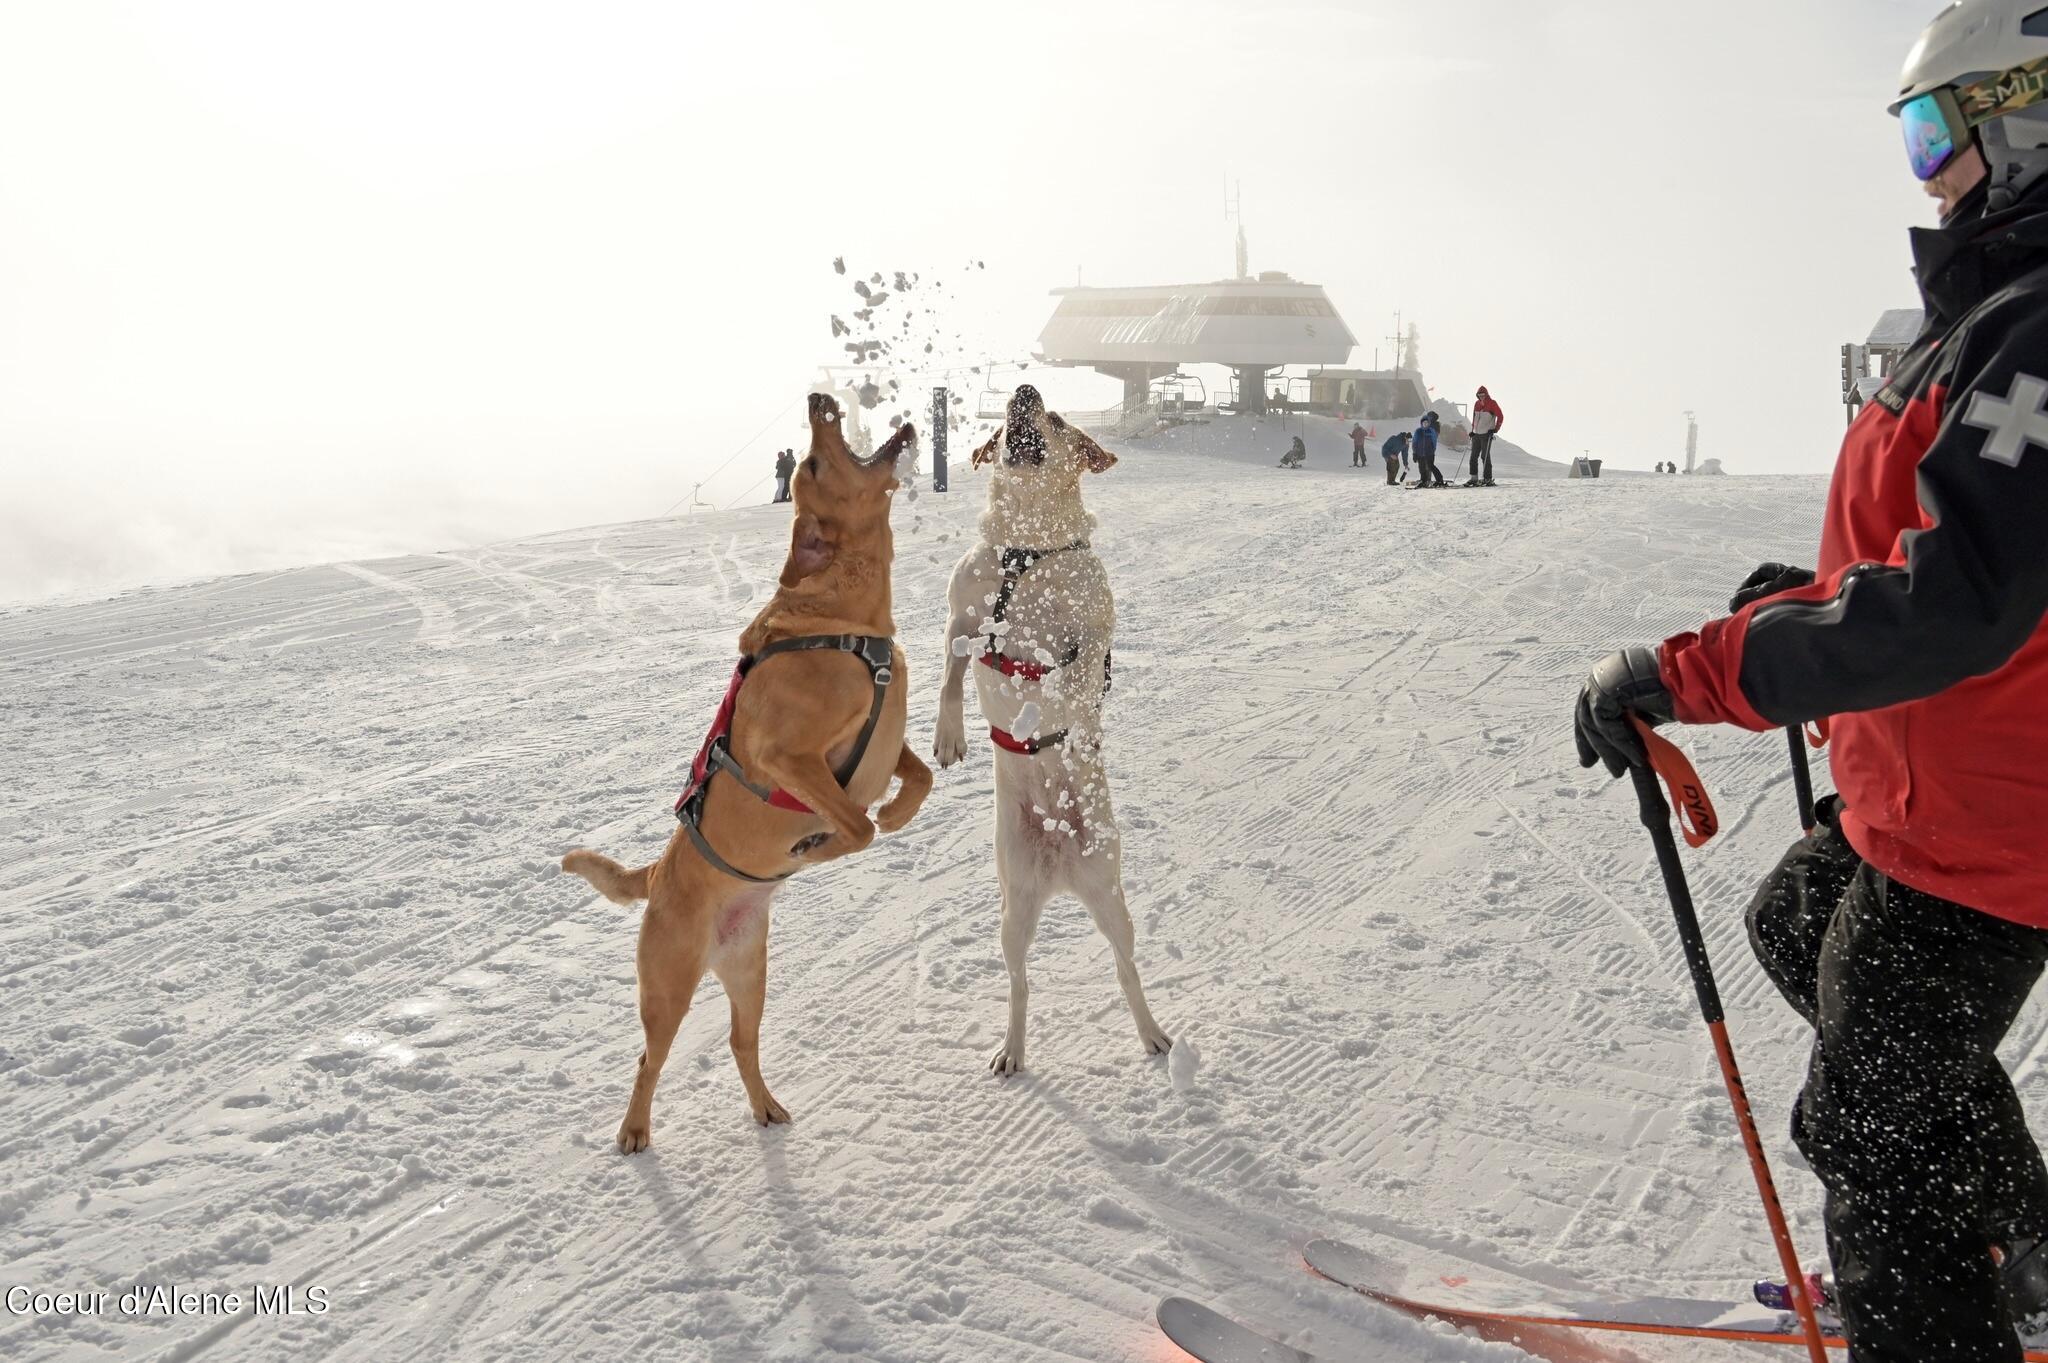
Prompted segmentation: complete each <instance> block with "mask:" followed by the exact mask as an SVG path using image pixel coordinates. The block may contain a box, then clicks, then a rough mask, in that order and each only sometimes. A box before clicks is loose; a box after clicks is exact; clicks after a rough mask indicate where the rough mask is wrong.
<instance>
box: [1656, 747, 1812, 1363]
mask: <svg viewBox="0 0 2048 1363" xmlns="http://www.w3.org/2000/svg"><path fill="white" fill-rule="evenodd" d="M1629 774H1630V775H1631V776H1633V777H1634V778H1635V783H1636V803H1637V805H1638V806H1639V807H1640V810H1641V813H1642V819H1643V827H1644V828H1647V829H1648V830H1649V831H1650V840H1651V841H1652V842H1654V843H1655V844H1656V845H1657V866H1658V868H1659V869H1660V870H1662V871H1663V873H1664V892H1665V893H1666V894H1667V895H1669V896H1670V898H1671V913H1672V917H1673V918H1675V919H1676V920H1677V923H1678V941H1679V944H1680V945H1681V946H1682V947H1683V948H1684V949H1685V964H1686V968H1687V969H1688V970H1689V971H1690V972H1691V973H1692V987H1693V993H1695V994H1696V995H1698V997H1699V1004H1700V1017H1701V1018H1702V1019H1704V1020H1705V1021H1706V1024H1707V1031H1708V1033H1709V1034H1710V1035H1711V1036H1712V1037H1713V1039H1714V1058H1715V1059H1716V1060H1717V1061H1719V1062H1720V1065H1721V1082H1722V1083H1723V1085H1725V1086H1726V1088H1727V1090H1728V1102H1729V1105H1730V1106H1731V1107H1733V1108H1734V1109H1735V1125H1736V1126H1737V1127H1738V1128H1739V1129H1740V1130H1741V1132H1742V1146H1743V1149H1744V1150H1746V1151H1748V1152H1749V1167H1750V1171H1751V1173H1753V1174H1754V1175H1755V1176H1756V1189H1757V1192H1758V1193H1759V1194H1761V1195H1762V1197H1763V1201H1764V1219H1765V1220H1767V1221H1769V1222H1770V1226H1771V1238H1772V1239H1773V1240H1775V1241H1776V1242H1777V1246H1778V1262H1779V1263H1780V1264H1781V1265H1782V1266H1783V1267H1784V1270H1785V1279H1786V1284H1785V1285H1786V1288H1787V1290H1788V1291H1790V1292H1791V1294H1792V1307H1793V1310H1794V1311H1795V1312H1796V1313H1797V1314H1798V1316H1799V1324H1800V1326H1801V1328H1802V1329H1803V1330H1804V1331H1805V1334H1806V1349H1807V1352H1808V1353H1809V1354H1810V1355H1811V1356H1812V1360H1813V1363H1827V1356H1828V1355H1827V1346H1826V1345H1825V1344H1824V1343H1822V1340H1821V1332H1820V1321H1819V1320H1817V1319H1816V1318H1815V1317H1814V1314H1813V1300H1812V1298H1811V1297H1810V1296H1809V1295H1808V1294H1807V1291H1806V1275H1805V1274H1804V1273H1802V1272H1801V1271H1800V1268H1799V1255H1798V1252H1797V1251H1796V1250H1794V1249H1793V1247H1792V1232H1791V1229H1790V1228H1789V1227H1787V1226H1786V1224H1785V1209H1784V1207H1783V1206H1782V1205H1780V1203H1779V1201H1778V1187H1777V1184H1776V1183H1774V1182H1773V1181H1772V1179H1771V1166H1770V1163H1769V1161H1767V1160H1766V1159H1765V1158H1764V1144H1763V1140H1762V1139H1761V1138H1760V1137H1759V1136H1758V1135H1757V1131H1756V1119H1755V1118H1753V1117H1752V1116H1751V1115H1750V1111H1749V1094H1748V1092H1747V1091H1746V1090H1745V1089H1744V1088H1743V1086H1742V1073H1741V1071H1740V1070H1738V1069H1737V1068H1736V1067H1735V1048H1734V1046H1733V1045H1732V1044H1731V1043H1730V1042H1729V1040H1728V1025H1727V1021H1726V1018H1725V1016H1724V1015H1723V1013H1722V1011H1721V991H1720V989H1719V988H1718V987H1717V986H1716V985H1715V983H1714V967H1713V965H1712V963H1711V962H1709V961H1708V959H1707V942H1706V938H1705V937H1704V936H1702V935H1701V933H1700V920H1699V916H1698V915H1697V914H1696V913H1695V912H1694V911H1693V904H1692V890H1691V888H1690V887H1689V886H1687V884H1686V883H1685V866H1684V864H1683V863H1681V862H1680V861H1679V859H1678V843H1677V841H1676V840H1675V839H1674V838H1673V837H1672V836H1671V807H1670V806H1669V805H1667V804H1665V803H1664V792H1663V791H1662V790H1659V789H1658V788H1657V776H1656V773H1655V772H1653V771H1651V769H1650V767H1649V766H1648V764H1646V763H1645V764H1640V765H1637V766H1633V767H1631V768H1629Z"/></svg>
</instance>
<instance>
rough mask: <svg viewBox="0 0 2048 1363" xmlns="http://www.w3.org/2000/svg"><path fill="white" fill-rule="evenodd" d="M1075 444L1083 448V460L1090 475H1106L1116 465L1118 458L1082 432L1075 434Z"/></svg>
mask: <svg viewBox="0 0 2048 1363" xmlns="http://www.w3.org/2000/svg"><path fill="white" fill-rule="evenodd" d="M1074 443H1075V444H1076V445H1078V446H1080V448H1081V458H1082V459H1083V460H1084V461H1086V463H1087V465H1088V471H1089V472H1090V473H1106V472H1107V471H1108V470H1109V467H1110V466H1111V465H1112V464H1114V463H1116V456H1115V455H1113V454H1111V453H1110V452H1109V451H1108V450H1105V449H1104V448H1102V446H1100V445H1098V444H1096V443H1095V442H1094V441H1093V440H1090V439H1089V438H1088V437H1087V436H1085V435H1083V434H1082V433H1081V432H1080V431H1078V430H1077V431H1075V432H1074Z"/></svg>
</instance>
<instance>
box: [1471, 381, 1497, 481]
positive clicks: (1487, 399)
mask: <svg viewBox="0 0 2048 1363" xmlns="http://www.w3.org/2000/svg"><path fill="white" fill-rule="evenodd" d="M1504 421H1505V418H1504V417H1502V415H1501V411H1500V404H1499V403H1498V402H1495V401H1494V400H1493V396H1492V394H1490V393H1488V392H1487V391H1486V385H1485V384H1483V383H1482V384H1480V385H1479V396H1478V397H1477V398H1475V399H1474V400H1473V403H1472V476H1471V478H1469V479H1468V480H1467V481H1466V483H1465V486H1466V487H1492V486H1493V437H1494V433H1495V432H1497V431H1498V430H1500V428H1501V425H1502V423H1503V422H1504ZM1482 458H1483V459H1485V460H1486V476H1485V477H1483V478H1482V477H1481V476H1480V474H1479V461H1480V460H1481V459H1482Z"/></svg>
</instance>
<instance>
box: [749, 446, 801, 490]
mask: <svg viewBox="0 0 2048 1363" xmlns="http://www.w3.org/2000/svg"><path fill="white" fill-rule="evenodd" d="M795 476H796V452H795V451H794V450H783V451H781V452H780V453H778V454H777V455H776V456H775V500H776V501H778V502H786V501H788V500H789V480H790V479H791V478H794V477H795ZM757 486H758V484H757Z"/></svg>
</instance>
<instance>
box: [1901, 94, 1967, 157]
mask: <svg viewBox="0 0 2048 1363" xmlns="http://www.w3.org/2000/svg"><path fill="white" fill-rule="evenodd" d="M1899 126H1900V127H1901V128H1902V129H1903V130H1904V132H1905V134H1906V163H1907V164H1908V165H1910V166H1912V168H1913V177H1914V178H1915V179H1918V180H1932V179H1933V178H1934V177H1935V176H1937V175H1939V174H1941V172H1942V168H1943V167H1945V166H1947V165H1948V163H1949V162H1951V161H1953V160H1955V157H1956V152H1957V151H1958V150H1959V149H1960V148H1961V147H1967V146H1969V145H1970V125H1969V124H1967V123H1965V122H1964V121H1963V115H1962V111H1961V110H1960V109H1959V108H1958V107H1957V106H1956V93H1955V91H1954V90H1951V89H1948V88H1947V87H1945V86H1944V87H1943V88H1942V89H1939V90H1930V91H1928V92H1927V93H1926V94H1924V95H1921V96H1919V97H1918V98H1916V99H1909V100H1907V101H1906V102H1905V103H1904V104H1903V105H1901V106H1900V107H1899Z"/></svg>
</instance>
